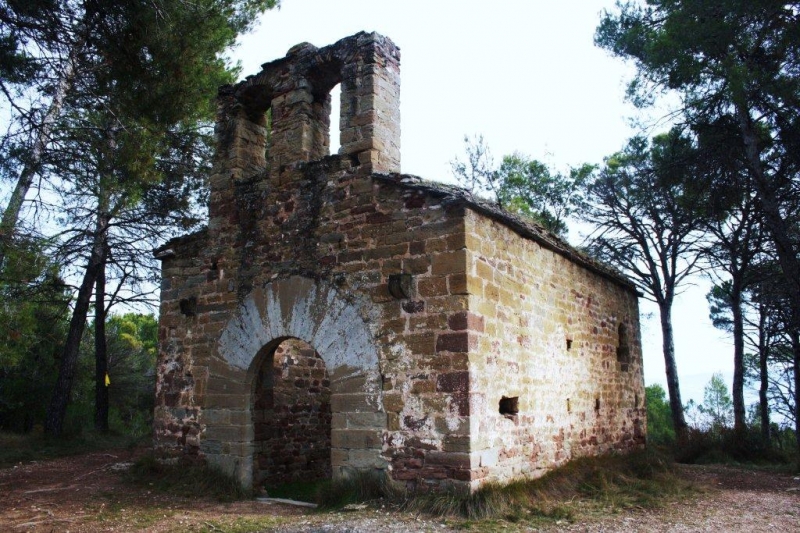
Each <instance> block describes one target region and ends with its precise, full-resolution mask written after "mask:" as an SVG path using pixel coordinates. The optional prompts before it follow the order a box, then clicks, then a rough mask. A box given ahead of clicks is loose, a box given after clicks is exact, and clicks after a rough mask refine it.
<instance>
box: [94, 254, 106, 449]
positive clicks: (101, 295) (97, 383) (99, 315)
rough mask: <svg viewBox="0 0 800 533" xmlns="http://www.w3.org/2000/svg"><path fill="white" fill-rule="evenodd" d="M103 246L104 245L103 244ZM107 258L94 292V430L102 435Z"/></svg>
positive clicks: (103, 425)
mask: <svg viewBox="0 0 800 533" xmlns="http://www.w3.org/2000/svg"><path fill="white" fill-rule="evenodd" d="M103 244H104V245H105V242H104V243H103ZM104 250H105V246H104ZM107 258H108V256H107V253H106V252H104V253H103V260H102V263H101V265H100V269H99V271H98V273H97V281H96V282H95V291H94V301H95V304H94V305H95V315H94V317H95V318H94V428H95V429H96V430H97V431H100V432H102V433H106V432H108V385H107V384H106V375H107V374H108V350H107V348H108V347H107V344H106V309H105V300H106V298H105V296H106V260H107Z"/></svg>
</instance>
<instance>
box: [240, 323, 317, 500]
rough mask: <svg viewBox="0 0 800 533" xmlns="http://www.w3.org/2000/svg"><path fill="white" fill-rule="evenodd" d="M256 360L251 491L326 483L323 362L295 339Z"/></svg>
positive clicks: (269, 347)
mask: <svg viewBox="0 0 800 533" xmlns="http://www.w3.org/2000/svg"><path fill="white" fill-rule="evenodd" d="M264 351H265V353H263V354H260V356H259V357H257V358H256V361H259V360H260V364H258V366H259V368H258V369H257V371H256V376H255V382H254V384H253V385H254V390H253V406H252V416H253V449H254V450H253V453H254V457H253V486H254V488H256V489H258V488H260V487H266V488H267V489H268V490H269V489H270V488H271V487H275V486H278V485H282V484H285V483H293V482H297V481H301V480H302V481H316V480H321V479H328V478H330V477H331V389H330V380H329V378H328V375H327V371H326V369H325V361H323V359H322V358H321V357H320V356H319V354H318V353H317V352H316V350H314V348H313V347H312V346H311V345H309V344H308V343H306V342H304V341H301V340H300V339H294V338H290V339H286V340H284V341H282V342H280V344H278V345H277V346H275V347H272V346H267V347H265V349H264Z"/></svg>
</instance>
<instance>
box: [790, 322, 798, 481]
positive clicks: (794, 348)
mask: <svg viewBox="0 0 800 533" xmlns="http://www.w3.org/2000/svg"><path fill="white" fill-rule="evenodd" d="M790 335H791V337H792V356H793V360H794V361H793V362H794V365H793V367H794V436H795V440H796V441H797V448H798V449H800V401H798V399H800V393H798V390H800V331H798V330H796V329H795V330H793V331H791V332H790ZM798 466H800V465H798Z"/></svg>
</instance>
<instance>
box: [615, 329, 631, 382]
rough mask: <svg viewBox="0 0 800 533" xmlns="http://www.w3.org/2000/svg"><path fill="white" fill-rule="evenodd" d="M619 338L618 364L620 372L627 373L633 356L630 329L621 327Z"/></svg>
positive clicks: (618, 330) (618, 333) (618, 332)
mask: <svg viewBox="0 0 800 533" xmlns="http://www.w3.org/2000/svg"><path fill="white" fill-rule="evenodd" d="M617 336H618V344H617V362H618V363H619V368H620V370H621V371H623V372H627V371H628V365H629V364H630V358H631V355H630V347H629V342H628V328H626V327H625V324H620V325H619V328H617Z"/></svg>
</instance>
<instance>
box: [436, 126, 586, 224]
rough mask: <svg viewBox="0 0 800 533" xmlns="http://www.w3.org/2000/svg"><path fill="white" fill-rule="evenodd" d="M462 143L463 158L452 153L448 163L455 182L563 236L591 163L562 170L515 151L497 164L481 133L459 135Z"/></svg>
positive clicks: (577, 205) (580, 199)
mask: <svg viewBox="0 0 800 533" xmlns="http://www.w3.org/2000/svg"><path fill="white" fill-rule="evenodd" d="M464 145H465V152H466V156H467V157H466V161H462V160H460V159H458V158H456V159H455V160H453V161H451V163H450V166H451V168H452V171H453V176H455V178H456V180H457V181H458V183H459V185H461V186H462V187H464V188H466V189H468V190H469V191H470V192H472V193H473V194H478V195H482V196H488V197H489V198H490V199H491V200H493V201H494V202H496V203H497V205H498V207H500V208H502V209H505V210H506V211H509V212H511V213H516V214H518V215H522V216H524V217H527V218H530V219H532V220H534V221H536V222H537V223H539V224H540V225H541V226H543V227H544V228H545V229H547V230H548V231H550V232H552V233H554V234H556V235H558V236H560V237H566V235H567V232H568V227H567V220H569V218H570V217H571V216H572V215H574V213H575V212H576V211H577V210H578V209H579V207H580V206H581V205H582V196H581V194H582V191H583V186H584V184H585V183H586V181H587V180H588V179H589V177H590V176H591V175H592V173H593V172H594V170H595V167H594V166H592V165H589V164H583V165H580V166H578V167H570V168H569V171H568V172H567V173H563V172H560V171H558V170H555V169H553V168H551V167H549V166H548V165H546V164H545V163H542V162H541V161H538V160H536V159H532V158H530V157H528V156H526V155H524V154H521V153H519V152H515V153H513V154H511V155H506V156H504V157H503V161H502V163H501V164H500V166H499V167H495V164H494V160H493V158H492V155H491V152H490V151H489V147H488V146H487V145H486V143H485V142H484V140H483V137H482V136H478V137H476V138H473V139H470V138H469V137H464Z"/></svg>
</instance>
